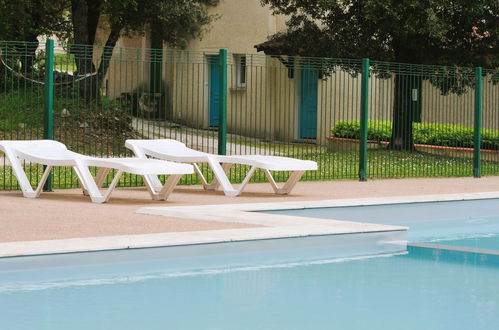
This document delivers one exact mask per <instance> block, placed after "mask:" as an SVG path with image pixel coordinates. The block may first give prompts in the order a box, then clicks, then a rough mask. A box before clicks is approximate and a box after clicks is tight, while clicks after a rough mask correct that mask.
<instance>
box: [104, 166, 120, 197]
mask: <svg viewBox="0 0 499 330" xmlns="http://www.w3.org/2000/svg"><path fill="white" fill-rule="evenodd" d="M122 174H123V171H121V170H119V171H118V172H117V173H116V175H115V176H114V178H113V181H111V184H110V185H109V187H108V188H107V190H106V193H105V194H104V201H103V202H101V203H105V202H107V201H108V200H109V197H111V193H112V192H113V190H114V188H115V187H116V185H117V184H118V182H119V181H120V178H121V175H122Z"/></svg>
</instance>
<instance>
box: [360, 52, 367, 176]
mask: <svg viewBox="0 0 499 330" xmlns="http://www.w3.org/2000/svg"><path fill="white" fill-rule="evenodd" d="M368 114H369V59H368V58H364V59H362V84H361V100H360V145H359V180H360V181H366V180H367V175H366V169H367V119H368Z"/></svg>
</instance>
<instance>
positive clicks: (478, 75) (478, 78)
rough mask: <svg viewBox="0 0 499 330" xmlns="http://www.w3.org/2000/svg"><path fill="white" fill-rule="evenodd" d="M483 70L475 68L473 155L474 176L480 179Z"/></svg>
mask: <svg viewBox="0 0 499 330" xmlns="http://www.w3.org/2000/svg"><path fill="white" fill-rule="evenodd" d="M482 80H483V78H482V68H481V67H478V68H475V120H474V122H475V125H474V133H475V139H474V140H475V141H474V146H475V150H474V153H473V176H474V177H475V178H479V177H480V175H481V173H480V149H481V146H480V144H481V141H480V131H481V128H482Z"/></svg>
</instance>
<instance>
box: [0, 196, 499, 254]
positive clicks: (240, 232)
mask: <svg viewBox="0 0 499 330" xmlns="http://www.w3.org/2000/svg"><path fill="white" fill-rule="evenodd" d="M489 198H499V192H483V193H465V194H446V195H420V196H400V197H379V198H359V199H341V200H318V201H293V202H279V203H252V204H222V205H200V206H169V207H144V208H140V209H139V210H137V213H141V214H154V215H163V216H166V217H169V218H179V219H193V220H204V221H223V222H235V223H247V224H254V225H261V226H262V227H257V228H238V229H223V230H206V231H194V232H192V231H191V232H171V233H160V234H145V235H123V236H107V237H90V238H71V239H58V240H43V241H22V242H8V243H0V257H17V256H29V255H44V254H60V253H72V252H91V251H103V250H121V249H135V248H150V247H168V246H182V245H193V244H209V243H224V242H240V241H254V240H264V239H279V238H293V237H296V238H299V237H312V236H323V235H346V234H361V233H380V232H398V233H400V232H405V231H406V230H407V228H406V227H400V226H389V225H379V224H370V223H359V222H351V221H341V220H324V219H316V218H307V217H295V216H285V215H275V214H272V215H271V214H265V213H258V212H251V211H260V210H278V209H303V208H317V207H339V206H361V205H380V204H399V203H416V202H440V201H458V200H472V199H489ZM397 237H399V236H397Z"/></svg>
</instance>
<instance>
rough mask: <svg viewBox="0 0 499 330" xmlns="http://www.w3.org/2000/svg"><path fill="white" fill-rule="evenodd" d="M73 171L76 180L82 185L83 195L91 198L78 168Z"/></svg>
mask: <svg viewBox="0 0 499 330" xmlns="http://www.w3.org/2000/svg"><path fill="white" fill-rule="evenodd" d="M73 170H74V171H75V173H76V178H77V179H78V182H79V183H80V186H81V190H82V191H83V195H85V196H89V195H90V194H89V193H88V189H87V187H86V186H85V182H84V181H83V179H82V176H81V173H80V172H79V170H78V168H76V167H74V168H73Z"/></svg>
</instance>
